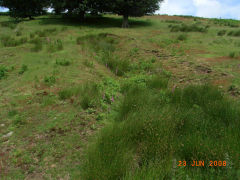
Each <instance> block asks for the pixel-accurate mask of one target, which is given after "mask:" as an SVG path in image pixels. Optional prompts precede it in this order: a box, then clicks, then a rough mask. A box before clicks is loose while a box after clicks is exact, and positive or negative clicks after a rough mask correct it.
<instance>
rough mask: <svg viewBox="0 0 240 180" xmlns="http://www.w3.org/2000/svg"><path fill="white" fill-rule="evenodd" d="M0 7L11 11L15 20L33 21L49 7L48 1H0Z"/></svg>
mask: <svg viewBox="0 0 240 180" xmlns="http://www.w3.org/2000/svg"><path fill="white" fill-rule="evenodd" d="M0 5H1V6H3V7H6V8H8V9H9V13H10V16H12V17H15V18H26V17H29V18H30V19H32V17H33V16H38V15H41V14H43V13H44V12H45V9H44V8H45V7H47V6H48V0H28V1H26V0H0Z"/></svg>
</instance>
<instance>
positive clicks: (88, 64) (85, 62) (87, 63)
mask: <svg viewBox="0 0 240 180" xmlns="http://www.w3.org/2000/svg"><path fill="white" fill-rule="evenodd" d="M83 64H84V65H85V66H87V67H89V68H93V67H94V62H93V61H89V60H88V59H85V60H84V61H83Z"/></svg>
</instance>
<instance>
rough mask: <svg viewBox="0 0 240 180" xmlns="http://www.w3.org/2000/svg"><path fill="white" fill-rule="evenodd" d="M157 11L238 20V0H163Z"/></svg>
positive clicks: (239, 1)
mask: <svg viewBox="0 0 240 180" xmlns="http://www.w3.org/2000/svg"><path fill="white" fill-rule="evenodd" d="M157 13H159V14H168V15H193V16H200V17H208V18H227V19H238V20H240V0H181V1H180V0H165V2H163V3H162V4H161V8H160V10H159V11H158V12H157Z"/></svg>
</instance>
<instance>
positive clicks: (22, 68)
mask: <svg viewBox="0 0 240 180" xmlns="http://www.w3.org/2000/svg"><path fill="white" fill-rule="evenodd" d="M27 70H28V66H27V65H25V64H23V65H22V67H21V69H20V71H19V72H18V74H20V75H22V74H24V73H25V72H26V71H27Z"/></svg>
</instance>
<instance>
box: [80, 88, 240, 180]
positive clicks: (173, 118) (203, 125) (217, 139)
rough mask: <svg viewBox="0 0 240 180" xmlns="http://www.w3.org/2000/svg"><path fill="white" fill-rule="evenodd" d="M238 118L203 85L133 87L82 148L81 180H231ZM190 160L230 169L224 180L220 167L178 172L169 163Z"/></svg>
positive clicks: (236, 163)
mask: <svg viewBox="0 0 240 180" xmlns="http://www.w3.org/2000/svg"><path fill="white" fill-rule="evenodd" d="M157 84H158V83H157ZM160 84H161V83H160ZM163 84H164V85H163V87H166V83H163ZM239 115H240V111H239V108H238V106H237V105H236V104H235V103H234V102H232V101H231V100H229V99H226V98H225V97H224V95H223V94H222V93H221V92H220V91H219V90H218V89H217V88H215V87H212V86H209V85H196V86H189V87H186V88H184V89H176V90H175V91H174V92H169V91H168V90H161V91H155V90H153V89H151V88H150V89H149V88H148V87H142V88H139V87H136V86H133V87H131V88H130V89H129V90H128V91H126V94H125V96H124V99H123V101H122V103H121V105H120V107H119V109H118V114H117V115H116V118H115V121H114V122H113V123H112V124H109V125H107V126H106V127H105V128H103V130H102V131H101V132H100V133H99V134H98V137H97V139H96V141H94V144H92V145H91V146H90V147H89V148H88V150H87V154H86V159H85V161H84V164H83V169H82V170H83V171H82V174H83V179H138V178H139V177H142V178H143V179H154V178H160V179H166V178H168V177H173V176H174V177H178V176H181V179H186V178H195V177H199V178H200V179H204V178H206V177H209V176H210V177H214V178H227V177H232V178H233V179H234V178H235V179H236V178H237V170H238V169H239V161H238V154H239V148H240V145H239V142H238V139H239V137H240V136H239V126H240V122H239V118H238V117H239ZM196 159H197V160H198V159H201V160H204V161H205V162H206V163H207V164H208V163H209V162H210V161H211V160H220V159H221V160H222V161H226V162H227V163H231V169H228V173H227V174H226V169H225V168H223V167H215V168H211V167H204V168H199V169H196V168H191V167H186V168H184V169H181V171H180V169H179V168H177V164H173V163H172V162H174V161H176V162H178V161H183V160H185V161H187V162H188V163H191V162H192V161H193V160H196ZM173 166H174V167H173ZM173 169H176V173H175V174H172V172H173ZM140 179H141V178H140Z"/></svg>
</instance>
